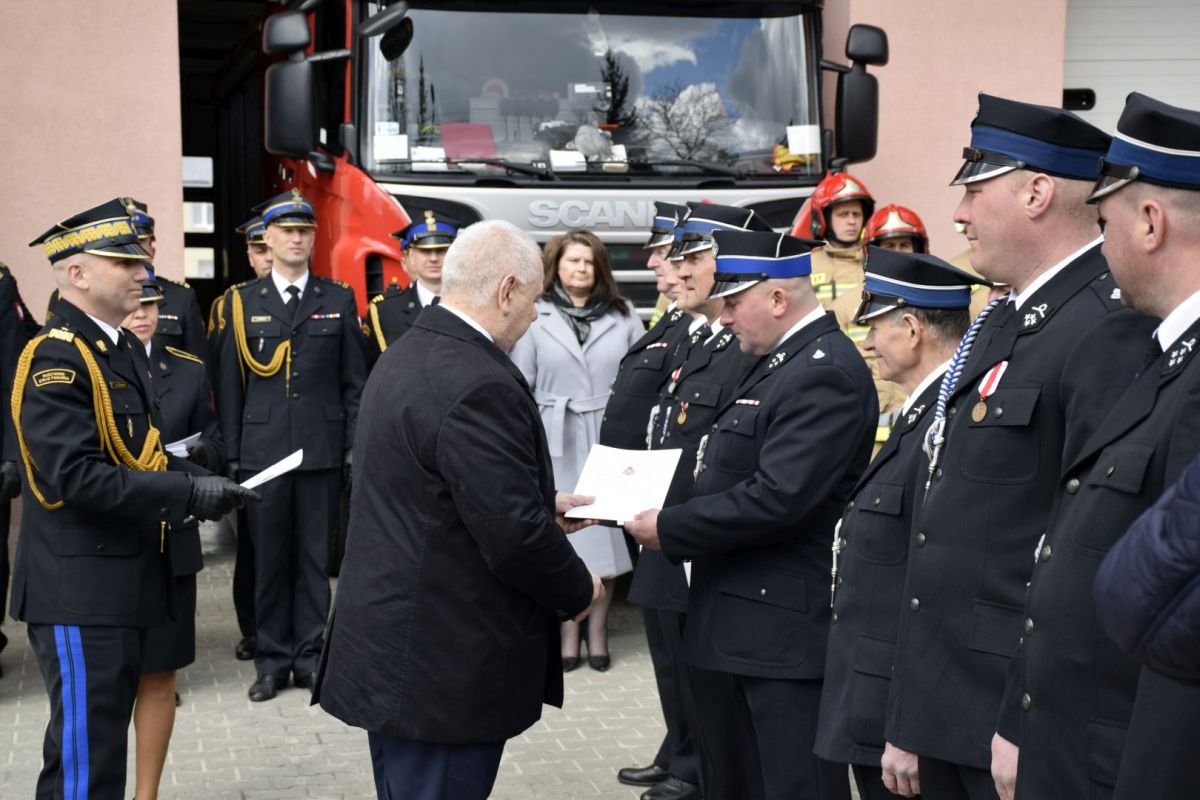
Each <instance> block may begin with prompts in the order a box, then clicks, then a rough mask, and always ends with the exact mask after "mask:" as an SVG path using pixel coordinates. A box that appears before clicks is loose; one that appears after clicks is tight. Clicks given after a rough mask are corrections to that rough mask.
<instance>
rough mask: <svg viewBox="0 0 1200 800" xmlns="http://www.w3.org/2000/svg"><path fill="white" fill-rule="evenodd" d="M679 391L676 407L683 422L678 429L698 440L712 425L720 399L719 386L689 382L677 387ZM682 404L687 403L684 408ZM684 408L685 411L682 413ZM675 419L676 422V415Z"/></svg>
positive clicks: (716, 384)
mask: <svg viewBox="0 0 1200 800" xmlns="http://www.w3.org/2000/svg"><path fill="white" fill-rule="evenodd" d="M679 390H680V391H679V398H678V399H679V403H678V404H677V405H676V407H677V408H678V409H679V410H680V411H681V412H682V413H683V420H684V421H683V423H682V424H681V425H680V428H681V429H682V430H683V432H684V433H686V434H688V435H689V436H691V437H693V438H698V437H700V436H702V435H703V434H705V433H707V432H708V431H709V429H710V426H711V425H712V420H713V415H715V414H716V411H717V403H718V402H719V401H720V399H721V385H720V384H719V383H703V382H700V381H691V382H688V383H685V384H684V385H683V386H681V387H679ZM684 403H687V406H686V407H685V406H684V405H683V404H684ZM684 408H686V409H687V410H686V411H683V409H684ZM675 417H676V421H677V422H678V414H676V415H675Z"/></svg>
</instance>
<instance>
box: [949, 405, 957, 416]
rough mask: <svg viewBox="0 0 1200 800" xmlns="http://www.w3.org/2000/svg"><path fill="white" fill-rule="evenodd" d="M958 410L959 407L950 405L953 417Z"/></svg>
mask: <svg viewBox="0 0 1200 800" xmlns="http://www.w3.org/2000/svg"><path fill="white" fill-rule="evenodd" d="M956 411H958V409H957V408H955V407H954V406H950V416H952V417H953V416H954V412H956Z"/></svg>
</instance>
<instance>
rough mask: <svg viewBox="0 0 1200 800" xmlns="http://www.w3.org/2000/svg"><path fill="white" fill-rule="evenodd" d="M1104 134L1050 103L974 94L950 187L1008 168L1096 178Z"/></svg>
mask: <svg viewBox="0 0 1200 800" xmlns="http://www.w3.org/2000/svg"><path fill="white" fill-rule="evenodd" d="M1109 140H1110V137H1109V136H1108V134H1107V133H1105V132H1104V131H1102V130H1100V129H1099V128H1097V127H1096V126H1094V125H1092V124H1090V123H1088V122H1085V121H1084V120H1083V119H1082V118H1081V117H1079V116H1078V115H1076V114H1073V113H1071V112H1070V111H1066V110H1064V109H1061V108H1053V107H1051V106H1036V105H1033V104H1032V103H1022V102H1019V101H1017V100H1005V99H1004V98H1002V97H992V96H991V95H987V94H983V93H982V92H980V94H979V111H978V112H977V113H976V114H975V119H974V120H973V121H972V122H971V146H970V147H964V148H963V159H965V163H964V164H963V165H962V168H961V169H959V171H958V174H957V175H955V176H954V180H953V181H951V182H950V185H951V186H959V185H961V184H964V183H974V182H975V181H982V180H987V179H988V178H994V177H996V176H997V175H1003V174H1004V173H1006V172H1012V171H1013V170H1014V169H1027V170H1032V171H1034V172H1044V173H1046V174H1048V175H1056V176H1058V177H1061V178H1071V179H1075V180H1084V181H1091V180H1095V179H1096V164H1097V163H1098V162H1099V159H1100V156H1102V155H1104V153H1105V152H1106V151H1107V150H1108V143H1109Z"/></svg>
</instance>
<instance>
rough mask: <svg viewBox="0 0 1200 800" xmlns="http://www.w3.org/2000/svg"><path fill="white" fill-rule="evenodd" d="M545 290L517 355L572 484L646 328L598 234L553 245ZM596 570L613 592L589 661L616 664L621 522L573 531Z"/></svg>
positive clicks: (573, 638) (557, 475)
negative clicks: (611, 617) (612, 649)
mask: <svg viewBox="0 0 1200 800" xmlns="http://www.w3.org/2000/svg"><path fill="white" fill-rule="evenodd" d="M544 253H545V265H546V272H545V284H544V288H545V292H544V294H543V295H542V299H540V300H539V301H538V303H537V312H538V316H537V320H536V321H534V323H533V325H531V326H530V328H529V330H528V331H527V332H526V333H525V335H524V336H523V337H521V339H520V340H519V341H518V342H517V345H516V347H514V348H513V351H512V359H513V361H514V362H515V363H516V365H517V366H518V367H519V368H520V369H521V372H523V373H524V374H525V379H526V380H527V381H528V382H529V385H530V386H531V387H532V388H533V393H534V397H535V398H536V400H537V403H538V408H539V410H540V411H541V415H542V423H543V425H544V426H545V428H546V438H547V440H548V442H549V445H550V456H551V458H552V460H553V462H554V483H555V488H556V489H558V490H560V491H567V492H570V491H574V489H575V483H576V481H577V480H578V479H579V473H580V472H581V471H582V470H583V463H584V461H585V460H587V454H588V451H589V450H590V449H591V447H592V445H593V444H595V443H596V440H597V438H599V432H600V420H601V418H602V417H603V416H604V405H605V402H606V401H607V400H608V390H609V386H610V385H611V384H612V381H613V378H614V377H616V374H617V367H618V365H619V364H620V363H621V358H622V357H623V356H624V355H625V352H626V351H627V350H628V349H629V348H630V346H631V345H633V343H634V342H636V341H637V340H638V338H639V337H641V335H642V334H643V333H644V332H645V330H644V328H643V326H642V323H641V321H640V320H639V319H638V317H637V314H636V313H634V310H633V306H632V304H630V303H629V302H628V301H626V300H625V299H624V298H622V297H621V294H620V291H619V290H618V289H617V284H616V281H615V280H613V276H612V268H611V267H610V266H609V260H608V251H607V250H605V249H604V245H603V244H602V243H601V242H600V240H599V239H597V238H596V236H595V235H594V234H592V233H589V232H588V231H582V230H573V231H568V232H567V233H565V234H562V235H560V236H556V237H554V238H553V239H551V240H550V241H549V242H547V243H546V247H545V250H544ZM570 542H571V544H572V545H573V546H574V547H575V551H576V552H577V553H578V554H579V556H580V557H581V558H582V559H583V560H584V562H585V563H586V564H587V566H588V568H589V569H590V570H592V571H593V572H595V573H596V574H597V575H599V576H600V577H601V578H603V579H604V588H605V590H606V592H607V594H606V599H605V600H604V601H603V602H602V603H601V604H599V605H597V606H596V607H595V608H594V609H592V613H591V615H590V616H589V617H588V636H587V638H588V665H589V666H590V667H592V669H596V670H599V671H601V672H603V671H604V670H606V669H608V666H609V663H610V660H609V656H608V608H609V605H610V604H611V603H612V588H613V579H614V578H616V577H617V576H618V575H621V574H623V573H626V572H629V571H630V570H631V569H633V565H632V563H631V562H630V560H629V551H628V549H627V548H626V546H625V540H624V537H623V535H622V534H621V531H620V529H618V528H609V527H605V526H600V525H594V526H592V527H589V528H584V529H583V530H581V531H578V532H576V533H573V534H571V536H570ZM562 659H563V670H564V671H570V670H572V669H574V668H575V667H577V666H579V624H578V623H574V622H565V623H563V626H562Z"/></svg>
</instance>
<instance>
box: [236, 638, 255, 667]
mask: <svg viewBox="0 0 1200 800" xmlns="http://www.w3.org/2000/svg"><path fill="white" fill-rule="evenodd" d="M257 644H258V641H257V639H255V637H253V636H243V637H242V640H241V641H240V642H238V643H237V647H235V648H233V657H234V658H236V659H237V660H238V661H252V660H253V659H254V648H255V646H256V645H257Z"/></svg>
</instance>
